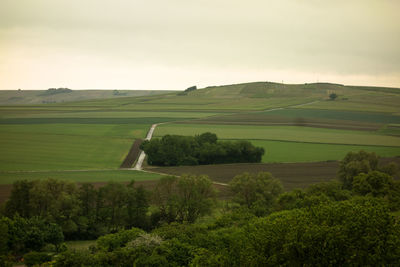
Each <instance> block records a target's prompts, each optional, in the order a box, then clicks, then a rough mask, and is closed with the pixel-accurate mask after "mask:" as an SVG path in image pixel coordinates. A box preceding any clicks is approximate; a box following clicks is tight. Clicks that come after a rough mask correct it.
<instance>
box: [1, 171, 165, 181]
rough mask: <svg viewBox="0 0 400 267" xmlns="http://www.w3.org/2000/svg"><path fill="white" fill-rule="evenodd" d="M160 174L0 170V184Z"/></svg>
mask: <svg viewBox="0 0 400 267" xmlns="http://www.w3.org/2000/svg"><path fill="white" fill-rule="evenodd" d="M161 177H162V175H159V174H155V173H146V172H142V171H134V170H93V171H38V172H33V171H25V172H24V171H22V172H0V184H12V183H13V182H14V181H16V180H22V179H26V180H36V179H47V178H53V179H60V180H68V181H74V182H78V183H81V182H91V183H94V182H110V181H113V182H128V181H131V180H135V181H146V180H157V179H159V178H161Z"/></svg>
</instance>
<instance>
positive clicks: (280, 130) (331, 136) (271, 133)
mask: <svg viewBox="0 0 400 267" xmlns="http://www.w3.org/2000/svg"><path fill="white" fill-rule="evenodd" d="M204 132H213V133H215V134H217V136H218V137H219V138H220V139H247V140H250V139H253V140H254V139H259V140H276V141H278V140H279V141H296V142H310V143H325V144H349V145H376V146H400V138H399V137H394V136H386V135H382V134H378V133H374V132H366V131H349V130H337V129H324V128H311V127H300V126H242V125H207V124H163V125H159V126H158V127H157V128H156V131H155V136H163V135H166V134H178V135H196V134H201V133H204Z"/></svg>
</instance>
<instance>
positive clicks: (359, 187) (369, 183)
mask: <svg viewBox="0 0 400 267" xmlns="http://www.w3.org/2000/svg"><path fill="white" fill-rule="evenodd" d="M393 182H394V181H393V177H391V176H390V175H388V174H386V173H382V172H379V171H372V172H369V173H368V174H365V173H360V174H359V175H357V176H356V177H354V179H353V191H354V192H356V193H358V194H361V195H369V194H370V195H372V196H374V197H384V196H386V195H387V194H388V193H389V190H390V189H391V188H392V186H393Z"/></svg>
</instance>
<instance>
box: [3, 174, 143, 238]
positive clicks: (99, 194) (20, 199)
mask: <svg viewBox="0 0 400 267" xmlns="http://www.w3.org/2000/svg"><path fill="white" fill-rule="evenodd" d="M147 194H148V192H146V191H145V190H144V189H143V188H142V187H135V186H134V183H129V184H128V185H126V186H125V185H123V184H120V183H115V182H110V183H107V184H106V185H105V186H103V187H100V188H95V187H94V186H93V185H92V184H82V185H81V186H78V185H77V184H76V183H74V182H69V181H60V180H55V179H47V180H34V181H27V180H22V181H17V182H15V183H14V186H13V190H12V192H11V196H10V199H9V200H8V201H7V202H6V205H5V209H4V214H5V215H6V216H7V217H9V218H13V217H14V216H21V217H22V218H26V219H30V218H35V217H39V218H42V219H44V220H46V221H47V222H50V223H56V224H57V225H59V226H60V227H61V229H62V232H63V234H64V236H65V237H66V238H67V239H93V238H97V237H98V236H100V235H104V234H106V233H109V232H112V231H117V230H119V229H123V228H125V227H133V226H136V227H142V228H146V227H148V226H147V224H146V223H147V220H146V212H147V209H148V207H149V203H148V201H149V200H148V196H147Z"/></svg>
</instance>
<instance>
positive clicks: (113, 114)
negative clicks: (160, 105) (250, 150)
mask: <svg viewBox="0 0 400 267" xmlns="http://www.w3.org/2000/svg"><path fill="white" fill-rule="evenodd" d="M217 114H219V115H221V113H212V112H211V113H210V112H153V111H147V112H142V111H118V110H110V111H102V110H99V111H97V110H95V111H90V112H88V111H80V110H79V109H77V111H75V112H57V111H55V112H54V111H52V110H49V111H46V110H42V111H36V112H35V111H33V112H10V111H7V110H6V111H5V112H2V114H0V118H177V119H182V118H187V119H190V118H203V117H208V116H213V115H217Z"/></svg>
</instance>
